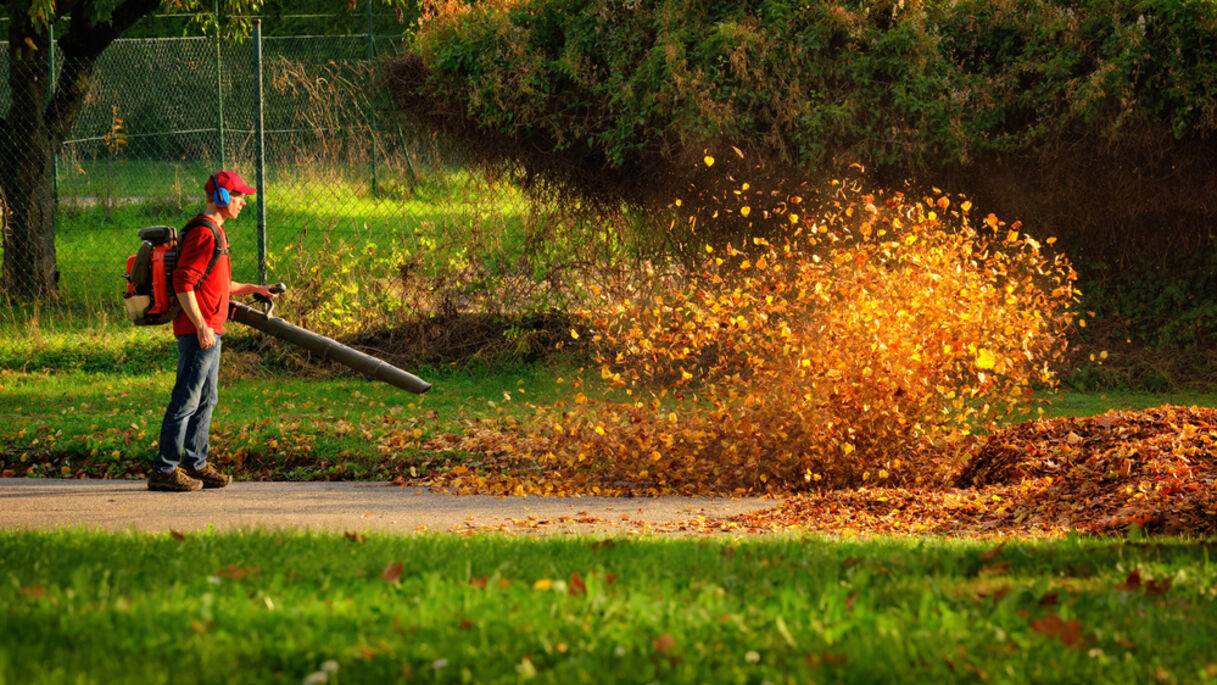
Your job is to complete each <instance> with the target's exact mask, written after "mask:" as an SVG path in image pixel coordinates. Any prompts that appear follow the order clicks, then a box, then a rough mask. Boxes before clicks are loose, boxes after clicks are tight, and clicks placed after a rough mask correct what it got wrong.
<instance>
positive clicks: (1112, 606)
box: [0, 531, 1217, 683]
mask: <svg viewBox="0 0 1217 685" xmlns="http://www.w3.org/2000/svg"><path fill="white" fill-rule="evenodd" d="M1210 556H1211V543H1210V542H1206V541H1187V540H1165V539H1164V540H1155V541H1152V542H1150V543H1148V544H1129V543H1125V542H1121V541H1101V542H1100V541H1083V540H1077V539H1067V540H1062V541H1057V542H1052V543H1048V542H1019V541H1012V542H1008V543H1006V544H1004V545H997V544H995V543H993V542H987V541H979V542H958V541H950V540H942V539H902V540H893V539H884V538H879V539H871V540H866V541H850V540H840V539H831V538H821V537H786V538H783V537H778V538H770V539H763V540H758V539H730V538H716V539H693V538H678V539H674V538H666V539H654V538H626V537H616V538H608V539H603V538H587V537H573V538H545V539H530V538H507V537H497V536H476V537H456V536H435V535H424V536H418V537H408V538H400V537H389V536H383V535H375V534H357V533H356V532H354V531H352V532H351V533H350V534H348V535H346V536H343V535H322V534H272V533H265V532H255V533H242V534H236V533H234V534H211V533H202V534H184V535H182V534H174V535H168V534H162V535H153V536H149V535H135V534H126V535H106V534H98V533H84V532H75V531H60V532H55V533H28V532H12V531H6V532H0V558H3V559H4V560H5V561H4V565H3V567H2V568H0V580H2V581H3V582H0V602H2V603H3V604H4V605H5V606H6V607H7V609H6V611H5V612H3V613H0V677H4V678H5V680H6V681H11V682H31V683H41V682H62V680H63V679H65V678H80V679H86V680H93V681H98V682H148V681H150V680H159V679H164V678H172V679H174V680H189V681H198V682H264V681H267V680H284V681H287V682H305V679H306V678H313V680H311V681H309V682H323V681H326V682H328V681H333V682H367V681H387V680H397V679H401V678H403V677H406V678H418V679H426V680H441V681H447V680H460V679H468V680H472V681H475V682H518V681H519V680H520V679H526V680H534V681H536V682H560V683H570V682H605V681H606V680H622V681H631V682H633V681H642V682H650V681H663V682H751V681H765V680H768V681H771V682H784V681H785V680H786V679H788V678H793V679H795V680H796V681H797V682H803V681H807V680H815V681H820V680H830V681H843V682H892V681H905V682H907V681H923V682H930V681H945V680H957V679H961V678H981V677H983V678H985V679H996V680H1009V681H1019V682H1032V681H1044V680H1059V681H1074V682H1076V681H1085V680H1091V681H1095V682H1146V681H1150V680H1154V679H1158V680H1180V681H1192V680H1199V679H1203V678H1206V677H1209V676H1208V673H1209V672H1210V671H1213V670H1217V665H1214V663H1213V662H1214V659H1213V658H1212V652H1211V649H1210V641H1211V640H1210V637H1211V634H1212V632H1213V631H1214V629H1217V624H1215V623H1214V621H1215V619H1214V616H1215V615H1217V614H1214V612H1213V608H1214V606H1213V605H1214V601H1215V599H1217V596H1215V593H1214V589H1213V588H1214V586H1215V585H1217V566H1214V564H1213V562H1212V560H1211V559H1210ZM319 673H320V674H323V675H321V676H318V675H316V674H319Z"/></svg>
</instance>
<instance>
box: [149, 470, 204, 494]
mask: <svg viewBox="0 0 1217 685" xmlns="http://www.w3.org/2000/svg"><path fill="white" fill-rule="evenodd" d="M201 487H203V482H202V481H200V480H195V479H194V478H191V477H190V476H187V475H186V472H185V471H183V470H181V469H173V470H172V471H170V472H169V473H161V472H160V471H156V470H153V471H152V473H151V474H150V475H149V476H148V489H149V490H164V491H166V492H190V491H191V490H198V489H199V488H201Z"/></svg>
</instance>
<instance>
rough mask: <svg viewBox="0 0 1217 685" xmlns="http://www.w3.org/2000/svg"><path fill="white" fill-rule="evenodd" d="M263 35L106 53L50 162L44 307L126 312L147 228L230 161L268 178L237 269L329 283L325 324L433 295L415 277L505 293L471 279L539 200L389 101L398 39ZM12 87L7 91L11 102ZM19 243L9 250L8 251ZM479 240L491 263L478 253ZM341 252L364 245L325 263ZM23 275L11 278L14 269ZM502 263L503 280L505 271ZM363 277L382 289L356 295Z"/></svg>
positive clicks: (169, 216)
mask: <svg viewBox="0 0 1217 685" xmlns="http://www.w3.org/2000/svg"><path fill="white" fill-rule="evenodd" d="M369 24H371V22H369ZM269 29H270V27H266V26H263V27H262V30H259V31H257V32H255V34H254V35H253V36H251V37H249V38H248V39H247V40H244V41H242V42H238V43H232V42H224V41H220V40H218V39H217V38H215V37H206V36H199V37H173V38H168V37H167V38H140V39H120V40H118V41H116V42H115V43H114V44H113V45H112V46H111V47H110V48H109V49H108V50H107V51H106V52H105V53H103V54H102V56H101V58H100V59H99V60H98V62H97V65H96V68H95V71H94V76H93V80H92V84H91V86H90V88H89V91H88V96H87V98H86V99H85V101H84V105H83V107H82V109H81V111H80V113H79V116H78V117H77V118H76V121H75V123H74V125H73V126H72V128H71V131H70V134H69V135H68V136H67V139H66V140H65V142H64V143H63V145H62V149H61V150H60V151H59V153H58V155H57V157H56V159H55V163H54V169H53V175H54V184H53V188H54V191H53V192H54V210H53V211H54V252H55V267H56V269H57V271H58V274H57V277H56V279H55V288H54V290H55V294H54V297H50V298H41V300H40V304H39V306H40V307H43V308H45V307H48V306H53V307H58V308H60V309H66V310H70V311H71V313H72V314H73V316H75V317H78V318H79V317H81V316H84V317H89V316H96V317H98V318H100V319H103V320H121V319H122V317H123V314H122V311H123V310H122V304H121V298H120V296H119V293H120V291H121V290H122V289H123V287H124V282H123V280H122V278H121V274H122V272H123V270H124V267H125V262H126V257H127V255H129V254H131V253H132V252H133V251H134V250H135V249H136V247H138V241H137V239H136V233H137V231H138V229H139V228H141V227H143V226H151V225H169V226H175V227H180V226H181V225H183V224H184V223H185V222H186V220H188V219H189V218H190V217H191V216H193V215H194V214H195V213H197V212H198V211H200V210H201V209H202V207H203V206H204V203H205V202H206V198H205V196H204V193H203V190H202V188H203V184H204V182H205V181H206V180H207V178H208V176H209V175H210V174H211V173H213V172H214V171H216V170H219V169H221V168H223V169H231V170H235V171H237V172H238V173H240V174H241V175H242V176H243V177H244V178H245V179H246V181H247V182H249V183H251V184H256V185H257V186H258V190H259V193H258V195H257V196H256V198H251V201H250V202H249V203H248V204H247V207H246V209H245V211H244V213H243V214H242V216H241V217H240V218H239V219H238V220H236V221H234V222H230V223H229V224H227V225H226V227H225V228H226V229H227V232H228V234H229V238H230V241H231V244H232V250H233V262H232V263H233V278H234V280H238V281H246V282H257V281H259V280H262V279H264V278H265V279H268V280H298V281H301V282H302V283H303V282H309V281H310V279H311V282H313V283H314V285H317V284H318V283H319V282H320V281H321V279H323V278H324V279H329V280H330V285H329V286H328V288H329V292H328V294H327V295H326V297H327V302H326V303H325V306H323V307H320V309H318V311H316V312H315V314H316V317H315V318H317V319H319V320H320V319H328V320H329V321H331V322H332V323H334V324H336V325H337V324H339V323H341V322H342V321H343V320H351V319H352V318H357V317H359V316H361V315H362V314H361V313H360V312H359V311H358V310H359V307H356V306H355V305H356V304H360V306H364V307H365V308H366V305H367V304H368V301H367V299H368V298H369V297H371V298H372V299H376V298H380V299H379V301H378V302H377V303H376V304H378V305H382V306H387V307H390V308H392V307H400V306H412V305H417V306H421V303H420V302H418V301H417V300H418V297H417V296H418V295H419V293H405V292H403V288H406V287H408V286H406V285H404V284H405V283H407V282H408V281H409V279H408V278H407V277H408V276H409V275H410V274H411V273H414V274H422V273H426V274H428V275H429V276H431V277H435V276H436V275H437V274H438V273H439V271H440V270H442V271H443V272H444V276H443V278H446V279H448V282H449V283H450V284H455V285H459V286H461V288H457V289H454V290H452V291H451V292H458V291H459V292H462V293H465V295H464V296H467V297H469V298H473V299H477V298H481V301H482V302H485V301H486V298H487V297H491V298H493V297H494V296H495V295H494V294H493V293H491V292H490V291H491V290H493V288H483V289H482V290H481V291H480V294H479V291H478V284H477V283H476V281H477V280H478V278H479V277H481V276H484V273H482V272H483V271H484V270H485V269H486V267H487V263H488V262H487V259H490V260H491V261H494V260H498V261H500V262H504V261H507V262H510V261H511V259H512V258H513V257H512V255H513V254H514V253H513V249H514V250H515V253H518V252H519V251H520V250H519V249H517V248H521V246H520V245H518V244H514V245H513V241H514V243H519V242H520V241H523V240H525V238H524V236H526V235H527V233H528V231H527V226H526V224H528V223H529V222H535V221H536V220H537V219H536V218H535V216H534V210H533V209H532V208H531V207H532V206H531V205H530V203H528V202H527V201H526V200H525V199H524V197H523V196H522V195H521V194H520V193H519V192H518V191H517V190H515V189H513V188H512V187H510V186H508V185H502V184H498V185H496V184H495V183H493V182H492V181H490V180H488V179H486V178H485V177H484V176H483V175H481V174H479V173H478V172H475V171H473V170H471V169H469V168H467V167H466V166H465V165H463V164H462V163H461V161H460V158H459V155H458V154H456V153H455V152H453V151H452V150H450V149H449V147H448V146H447V145H446V144H445V143H444V142H443V140H442V138H440V137H437V136H436V135H434V134H433V132H431V131H429V130H428V129H426V128H425V127H422V126H413V125H411V124H410V123H409V122H407V121H405V120H403V119H402V118H401V116H400V115H398V114H396V113H393V112H392V111H391V107H390V98H389V93H388V92H387V91H386V90H385V88H384V87H383V86H382V85H381V81H380V76H381V73H382V71H383V60H384V59H386V58H389V57H391V56H393V55H394V54H395V53H396V52H397V50H398V49H399V48H400V46H401V44H402V43H403V41H404V40H405V37H404V36H403V34H401V33H398V34H396V35H377V34H375V33H374V32H372V31H369V32H368V33H366V34H362V35H360V34H355V35H337V36H335V35H329V36H322V35H306V36H280V35H274V31H272V30H269ZM7 54H8V50H7V46H4V49H0V55H7ZM56 57H58V55H54V56H53V58H52V60H51V61H52V68H51V70H50V71H51V74H49V75H54V74H55V73H56V67H55V63H56V59H55V58H56ZM3 61H7V60H6V59H5V60H3ZM4 66H5V67H6V68H7V67H8V65H7V64H5V65H4ZM259 82H260V83H259ZM259 92H260V95H261V97H260V98H259ZM8 97H9V95H8V94H7V91H2V90H0V107H3V108H4V111H8V109H9V103H8V102H4V101H3V100H7V98H8ZM259 119H261V122H259ZM14 207H15V205H14V204H13V203H11V202H10V203H8V204H7V208H8V209H7V210H6V216H5V227H6V230H9V229H8V227H9V226H10V225H17V224H19V223H20V222H15V221H13V220H14V218H15V217H14V216H13V214H12V212H13V211H15V210H14ZM474 234H475V235H476V236H477V237H476V239H475V240H474V241H473V243H476V245H475V244H473V243H471V242H470V237H469V236H470V235H474ZM479 241H480V242H479ZM10 245H11V243H9V242H7V241H6V243H5V246H6V249H7V252H8V253H6V254H4V258H5V259H12V258H13V257H14V255H13V254H11V253H12V249H11V248H9V246H10ZM479 246H480V247H479ZM487 246H490V248H493V249H490V248H487ZM478 249H490V252H494V256H493V258H491V257H490V252H484V253H481V254H474V253H473V252H471V250H473V251H476V250H478ZM339 252H341V253H343V254H345V255H355V257H351V258H344V259H343V260H336V259H333V258H331V257H332V256H333V255H335V254H338V253H339ZM424 256H425V258H424ZM474 261H476V262H477V265H476V268H474V265H473V262H474ZM499 266H500V267H504V268H506V270H507V271H510V270H511V269H516V267H519V265H518V264H517V265H511V264H499ZM516 270H519V269H516ZM28 271H29V270H28V269H25V270H24V271H20V272H19V271H14V270H10V269H6V272H5V273H6V276H7V277H8V279H9V280H10V281H11V279H12V278H13V274H17V273H27V272H28ZM505 273H506V271H504V269H500V274H499V276H500V278H499V281H498V283H499V284H500V285H501V284H502V283H506V282H508V281H509V280H510V278H509V277H506V276H504V274H505ZM356 278H357V279H358V280H359V281H360V282H361V283H362V284H363V286H366V285H367V284H368V283H374V284H375V283H379V289H378V290H377V291H376V292H375V293H374V294H372V295H369V294H367V293H366V292H365V293H360V292H356V291H358V290H359V289H358V288H353V287H352V284H351V282H352V281H353V280H355V279H356ZM386 279H388V280H392V281H394V283H386V282H385V281H386ZM13 285H14V284H13V283H11V282H8V283H6V288H7V289H8V291H9V293H8V296H7V298H6V299H5V301H6V302H7V303H8V306H9V307H10V311H12V308H13V307H14V306H17V305H15V304H14V303H15V302H17V300H18V298H14V297H13V296H12V292H13V291H14V290H17V291H21V290H23V289H22V288H20V287H17V288H14V287H13ZM18 285H20V284H18ZM433 285H434V283H433V282H432V284H431V286H428V287H429V288H432V289H433V287H432V286H433ZM483 285H484V284H483ZM365 290H366V288H365ZM344 291H345V292H344ZM314 296H315V293H314ZM445 297H448V296H447V295H446V296H445ZM361 298H362V300H361ZM411 298H413V299H411ZM314 304H317V303H315V302H314ZM435 304H436V303H435V302H431V303H429V306H434V305H435ZM22 306H23V305H22ZM444 306H449V307H451V306H455V305H454V304H453V303H452V302H446V303H444Z"/></svg>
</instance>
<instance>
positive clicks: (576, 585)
mask: <svg viewBox="0 0 1217 685" xmlns="http://www.w3.org/2000/svg"><path fill="white" fill-rule="evenodd" d="M566 594H568V595H571V596H575V595H586V594H587V584H586V583H584V582H583V579H582V578H580V577H579V572H578V571H575V572H574V573H571V574H570V582H569V583H568V584H567V590H566Z"/></svg>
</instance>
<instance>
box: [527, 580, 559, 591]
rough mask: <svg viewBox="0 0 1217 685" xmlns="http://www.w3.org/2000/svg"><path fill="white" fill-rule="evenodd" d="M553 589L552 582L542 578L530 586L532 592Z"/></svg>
mask: <svg viewBox="0 0 1217 685" xmlns="http://www.w3.org/2000/svg"><path fill="white" fill-rule="evenodd" d="M553 587H554V582H553V581H552V580H550V579H548V578H542V579H540V580H538V581H537V582H535V583H533V584H532V589H534V590H551V589H553Z"/></svg>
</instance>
